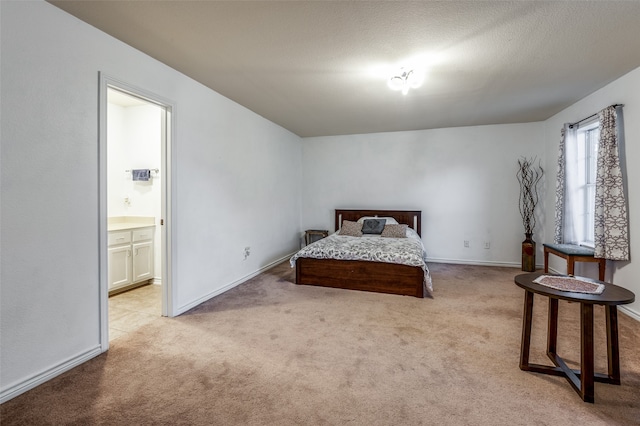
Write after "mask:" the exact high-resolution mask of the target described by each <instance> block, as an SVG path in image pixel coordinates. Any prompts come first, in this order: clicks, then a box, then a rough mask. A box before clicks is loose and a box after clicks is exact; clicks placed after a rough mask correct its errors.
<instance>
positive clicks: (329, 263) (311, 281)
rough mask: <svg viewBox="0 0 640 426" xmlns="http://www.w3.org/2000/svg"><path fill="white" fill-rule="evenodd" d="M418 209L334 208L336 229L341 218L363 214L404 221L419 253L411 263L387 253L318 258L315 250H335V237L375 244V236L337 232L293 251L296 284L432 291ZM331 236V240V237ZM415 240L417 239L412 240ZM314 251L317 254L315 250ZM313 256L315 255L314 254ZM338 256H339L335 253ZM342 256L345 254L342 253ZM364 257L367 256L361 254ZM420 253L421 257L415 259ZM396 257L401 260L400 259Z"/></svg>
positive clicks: (407, 292) (421, 293) (415, 293)
mask: <svg viewBox="0 0 640 426" xmlns="http://www.w3.org/2000/svg"><path fill="white" fill-rule="evenodd" d="M421 213H422V212H421V211H419V210H352V209H337V210H335V229H336V231H338V230H340V229H341V228H342V224H343V222H344V221H350V222H357V221H358V219H361V218H365V217H378V218H381V217H389V218H393V219H395V220H396V221H397V223H398V224H406V225H408V228H411V229H410V230H409V231H408V232H407V235H410V234H415V236H414V235H410V236H412V240H413V241H414V243H413V244H414V245H417V247H418V248H417V249H416V250H417V251H418V254H415V253H414V255H413V260H412V261H411V262H404V263H410V264H399V263H392V262H395V261H396V260H394V259H390V257H393V256H387V257H385V258H383V259H382V261H380V259H379V258H378V257H376V256H369V257H370V259H371V260H353V259H348V258H347V259H345V258H339V259H338V258H326V257H331V255H329V254H323V255H322V257H325V258H318V256H316V254H317V253H318V252H319V251H320V250H324V248H322V247H323V246H327V250H328V251H330V252H333V251H336V250H335V247H336V246H335V244H338V243H337V242H336V241H335V240H338V239H342V240H347V239H350V238H351V239H353V240H352V241H351V242H352V243H354V244H356V243H358V241H357V240H361V242H362V243H366V245H369V246H370V245H372V244H374V243H373V241H374V240H375V239H376V238H375V237H374V238H367V236H364V237H362V238H360V239H359V238H357V237H345V236H338V237H337V235H338V234H339V233H338V232H336V233H335V234H332V235H330V236H329V237H327V238H324V239H322V240H319V241H316V242H314V243H312V244H311V245H309V246H307V247H305V248H303V249H302V250H300V251H299V252H298V253H296V254H295V255H294V256H293V257H292V258H291V260H290V262H291V266H292V267H295V268H296V278H295V282H296V284H304V285H315V286H323V287H334V288H343V289H349V290H362V291H372V292H378V293H390V294H399V295H407V296H415V297H420V298H422V297H425V296H427V295H430V294H431V291H432V285H431V277H430V274H429V270H428V268H427V265H426V262H425V259H426V254H425V253H424V245H423V244H422V241H421V240H420V235H421ZM332 239H334V240H332ZM377 239H378V240H379V241H381V240H384V243H387V244H388V245H391V246H393V245H394V244H400V241H390V240H394V239H393V238H383V237H380V236H378V237H377ZM395 240H409V238H398V239H395ZM415 241H417V242H415ZM314 252H315V253H316V254H314ZM313 256H315V257H313ZM338 257H339V256H338ZM343 257H344V256H343ZM364 257H367V256H364ZM416 257H420V259H416ZM399 261H403V260H402V259H400V260H399Z"/></svg>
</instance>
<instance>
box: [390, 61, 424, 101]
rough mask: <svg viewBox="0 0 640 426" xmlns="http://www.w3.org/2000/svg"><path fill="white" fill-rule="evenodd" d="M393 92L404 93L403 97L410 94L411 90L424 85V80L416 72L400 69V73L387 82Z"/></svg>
mask: <svg viewBox="0 0 640 426" xmlns="http://www.w3.org/2000/svg"><path fill="white" fill-rule="evenodd" d="M387 84H388V86H389V88H390V89H391V90H399V91H402V94H403V95H406V94H407V93H409V89H417V88H418V87H420V86H421V85H422V78H420V77H419V76H418V74H416V72H415V71H414V70H410V69H405V68H404V67H402V68H400V71H399V72H398V73H397V74H396V75H393V76H392V77H391V78H390V79H389V81H388V82H387Z"/></svg>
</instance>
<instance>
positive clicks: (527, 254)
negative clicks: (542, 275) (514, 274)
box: [522, 234, 536, 272]
mask: <svg viewBox="0 0 640 426" xmlns="http://www.w3.org/2000/svg"><path fill="white" fill-rule="evenodd" d="M532 235H533V234H524V236H525V239H524V241H523V242H522V270H523V271H526V272H535V270H536V242H535V241H533V240H532V239H531V236H532Z"/></svg>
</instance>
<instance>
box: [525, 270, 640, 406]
mask: <svg viewBox="0 0 640 426" xmlns="http://www.w3.org/2000/svg"><path fill="white" fill-rule="evenodd" d="M540 275H544V274H541V273H539V272H537V273H532V274H522V275H518V276H516V277H515V283H516V285H518V286H519V287H521V288H523V289H524V290H525V293H524V314H523V319H522V343H521V347H520V369H521V370H523V371H532V372H535V373H542V374H550V375H553V376H564V377H566V379H567V380H568V381H569V383H570V384H571V386H572V387H573V389H574V390H575V391H576V392H577V393H578V395H580V397H581V398H582V400H583V401H585V402H594V392H593V384H594V382H602V383H610V384H614V385H619V384H620V352H619V346H618V309H617V305H624V304H627V303H632V302H633V301H634V300H635V295H634V294H633V293H632V292H631V291H629V290H627V289H625V288H622V287H619V286H617V285H613V284H608V283H604V282H602V281H596V280H589V281H591V282H593V283H599V284H604V285H605V289H604V291H603V292H602V293H601V294H587V293H574V292H568V291H562V290H556V289H553V288H550V287H547V286H544V285H541V284H537V283H535V282H533V281H534V280H535V279H536V278H538V277H539V276H540ZM560 276H561V275H560ZM534 293H537V294H540V295H542V296H547V297H548V298H549V322H548V334H547V356H548V357H549V358H550V359H551V361H552V362H553V364H554V365H555V366H547V365H540V364H531V363H529V351H530V349H531V321H532V318H533V295H534ZM560 299H562V300H568V301H570V302H577V303H580V333H581V337H580V342H581V343H580V344H581V347H580V370H572V369H571V368H569V367H568V366H567V364H566V363H565V362H564V360H563V359H562V358H561V357H560V356H559V355H558V354H557V353H556V346H557V339H558V300H560ZM593 305H604V307H605V316H606V327H607V359H608V365H609V371H608V374H600V373H596V372H595V371H594V367H593V358H594V350H593Z"/></svg>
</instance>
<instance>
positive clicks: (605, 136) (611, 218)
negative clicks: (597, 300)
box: [594, 106, 629, 260]
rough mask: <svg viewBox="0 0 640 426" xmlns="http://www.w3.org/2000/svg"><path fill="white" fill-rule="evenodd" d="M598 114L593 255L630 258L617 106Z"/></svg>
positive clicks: (608, 257) (607, 257) (622, 258)
mask: <svg viewBox="0 0 640 426" xmlns="http://www.w3.org/2000/svg"><path fill="white" fill-rule="evenodd" d="M599 117H600V141H599V144H598V171H597V176H596V210H595V219H594V222H595V223H594V225H595V241H594V243H595V257H600V258H605V259H611V260H629V220H628V217H627V202H626V198H625V194H624V179H623V176H622V168H621V167H620V158H619V135H618V134H617V130H618V129H617V127H618V126H617V123H616V121H617V112H616V108H615V107H614V106H610V107H607V108H605V109H603V110H602V111H600V113H599Z"/></svg>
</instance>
